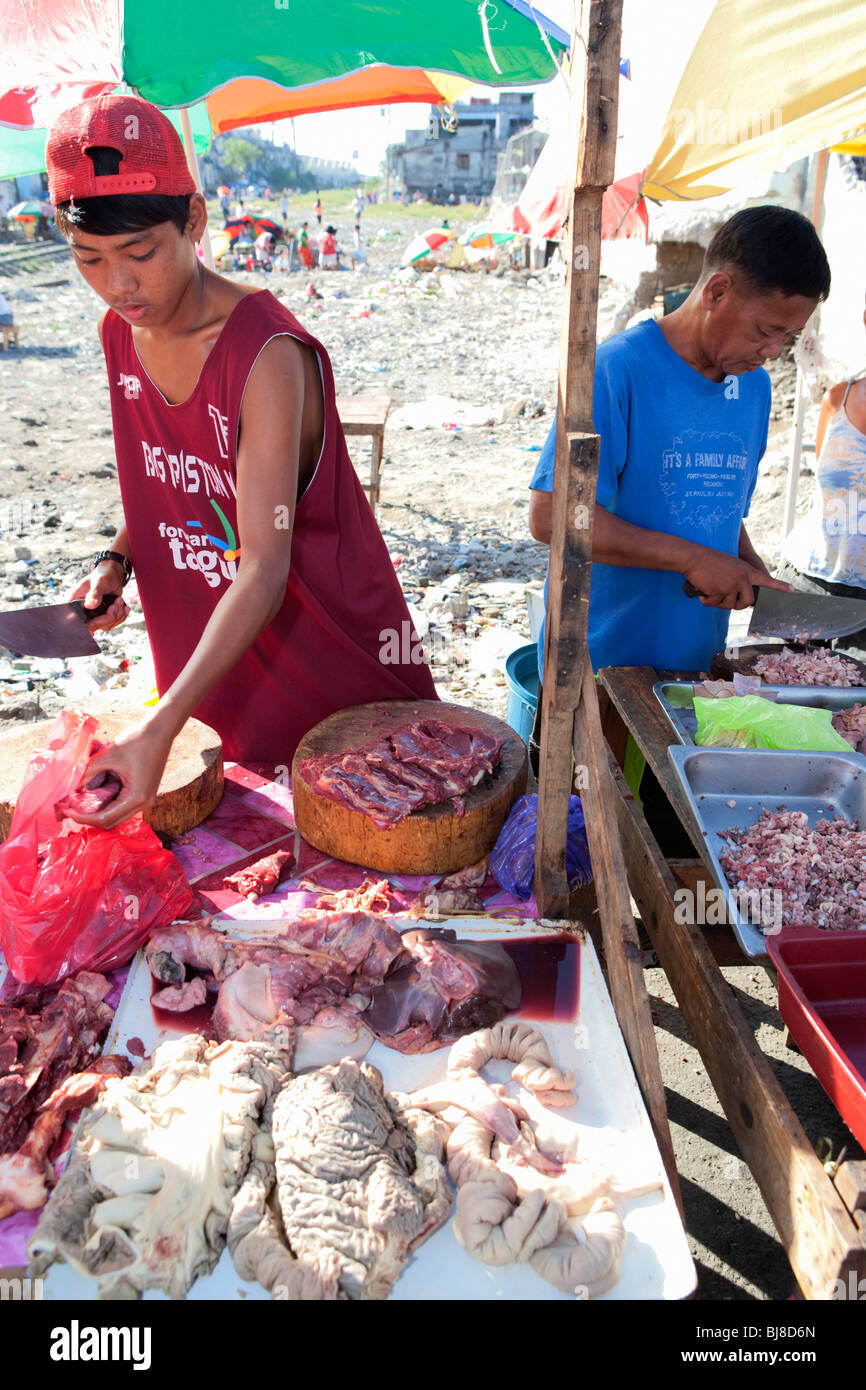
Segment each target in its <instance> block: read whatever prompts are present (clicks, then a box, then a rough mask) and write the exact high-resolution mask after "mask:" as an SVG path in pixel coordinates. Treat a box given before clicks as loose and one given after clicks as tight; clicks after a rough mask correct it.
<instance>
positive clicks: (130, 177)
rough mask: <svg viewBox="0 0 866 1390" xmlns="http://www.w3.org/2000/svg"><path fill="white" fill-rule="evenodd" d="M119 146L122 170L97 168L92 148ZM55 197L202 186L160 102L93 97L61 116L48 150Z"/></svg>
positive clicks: (60, 200)
mask: <svg viewBox="0 0 866 1390" xmlns="http://www.w3.org/2000/svg"><path fill="white" fill-rule="evenodd" d="M95 146H107V147H108V148H109V149H112V150H117V152H118V153H119V155H120V164H119V166H118V171H117V173H116V174H100V175H97V174H95V173H94V169H93V161H92V160H91V159H90V158H89V157H88V155H87V150H89V149H93V148H94V147H95ZM45 159H46V164H47V168H48V189H49V195H50V198H51V201H52V203H53V204H54V205H55V207H56V205H57V204H58V203H65V202H68V201H69V200H70V199H71V198H76V199H78V200H79V201H80V200H81V199H83V198H107V197H111V196H112V195H117V194H120V193H152V194H159V193H162V194H166V195H168V196H176V195H178V194H183V193H195V191H196V187H195V183H194V181H193V178H192V175H191V174H190V171H189V166H188V165H187V162H186V156H185V155H184V152H183V145H182V144H181V140H180V136H179V135H178V133H177V131H176V130H175V128H174V126H173V125H172V123H171V121H170V120H169V119H168V117H167V116H166V115H164V113H163V112H162V111H160V109H159V107H157V106H152V105H151V103H150V102H149V101H145V100H144V99H143V98H142V97H136V96H127V95H121V96H102V97H91V98H90V100H89V101H82V102H80V103H79V105H78V106H72V107H70V109H69V110H68V111H64V112H63V114H62V115H61V116H58V118H57V120H56V121H55V123H54V125H53V126H52V127H51V130H50V131H49V132H48V143H47V146H46V150H45Z"/></svg>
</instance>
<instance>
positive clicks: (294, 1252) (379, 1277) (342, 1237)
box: [229, 1060, 451, 1300]
mask: <svg viewBox="0 0 866 1390" xmlns="http://www.w3.org/2000/svg"><path fill="white" fill-rule="evenodd" d="M446 1134H447V1129H446V1128H445V1127H444V1126H443V1125H442V1124H441V1123H440V1122H438V1121H435V1120H432V1118H431V1117H429V1116H426V1115H424V1114H423V1113H422V1112H419V1111H414V1112H411V1111H410V1112H402V1113H401V1111H400V1110H399V1109H398V1108H395V1107H392V1106H390V1105H389V1103H388V1102H387V1101H386V1099H385V1095H384V1088H383V1085H382V1077H381V1075H380V1073H379V1072H378V1071H377V1070H376V1068H375V1067H371V1066H369V1065H368V1064H367V1063H366V1062H362V1063H361V1064H360V1065H359V1064H358V1063H357V1062H354V1061H351V1060H346V1061H341V1062H340V1063H339V1065H337V1066H328V1067H322V1068H320V1069H319V1070H318V1071H314V1072H311V1073H309V1074H308V1075H307V1076H296V1077H293V1078H292V1079H291V1080H290V1081H288V1082H286V1084H285V1085H284V1086H283V1088H282V1089H281V1091H280V1093H279V1095H278V1096H277V1098H276V1101H275V1102H274V1106H273V1146H274V1153H275V1161H273V1162H271V1161H269V1160H267V1159H266V1160H264V1161H260V1162H258V1163H254V1164H253V1166H252V1167H251V1169H250V1173H249V1176H248V1179H247V1182H246V1183H245V1184H244V1187H243V1188H242V1189H241V1191H240V1192H239V1193H238V1196H237V1198H236V1199H235V1203H234V1206H233V1208H232V1217H231V1223H230V1226H229V1248H230V1249H231V1251H232V1256H233V1258H234V1261H235V1267H236V1268H237V1270H238V1273H239V1274H240V1275H241V1277H242V1278H246V1279H252V1278H257V1279H258V1280H259V1281H260V1282H261V1283H262V1284H264V1286H265V1287H266V1288H268V1289H270V1290H271V1292H272V1293H273V1296H274V1297H276V1298H283V1299H285V1298H289V1299H305V1300H307V1299H329V1300H334V1299H341V1300H345V1299H383V1298H387V1297H388V1294H389V1293H390V1291H391V1288H392V1286H393V1284H394V1282H395V1281H396V1279H397V1278H398V1277H399V1275H400V1273H401V1271H402V1269H403V1267H404V1266H405V1264H406V1262H407V1260H408V1259H409V1256H410V1254H411V1253H412V1250H413V1249H414V1248H415V1247H416V1246H417V1245H419V1244H420V1243H421V1241H423V1240H425V1239H426V1238H427V1236H429V1235H432V1233H433V1231H435V1230H436V1229H437V1227H438V1226H441V1224H442V1222H443V1221H445V1220H446V1218H447V1217H448V1215H449V1213H450V1211H451V1193H450V1191H449V1189H448V1183H447V1180H446V1177H445V1167H444V1157H445V1153H444V1146H445V1137H446ZM275 1179H276V1191H277V1198H278V1201H279V1210H280V1215H281V1216H282V1228H283V1232H284V1233H285V1240H286V1241H287V1243H288V1244H287V1245H286V1244H285V1243H283V1241H282V1239H281V1235H280V1232H279V1231H278V1228H277V1223H276V1221H275V1220H274V1217H273V1215H272V1213H271V1211H270V1208H269V1204H268V1196H269V1193H270V1191H271V1189H272V1188H273V1186H274V1180H275Z"/></svg>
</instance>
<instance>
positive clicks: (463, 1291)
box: [44, 917, 697, 1301]
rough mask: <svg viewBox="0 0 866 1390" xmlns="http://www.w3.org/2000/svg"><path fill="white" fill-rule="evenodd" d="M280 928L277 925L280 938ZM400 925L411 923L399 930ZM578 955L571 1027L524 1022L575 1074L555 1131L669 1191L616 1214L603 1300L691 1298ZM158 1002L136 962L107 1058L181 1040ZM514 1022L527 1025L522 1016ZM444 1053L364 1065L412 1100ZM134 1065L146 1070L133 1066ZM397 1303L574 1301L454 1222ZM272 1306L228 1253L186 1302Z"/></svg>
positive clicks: (652, 1166)
mask: <svg viewBox="0 0 866 1390" xmlns="http://www.w3.org/2000/svg"><path fill="white" fill-rule="evenodd" d="M213 925H214V927H216V928H219V927H220V925H224V926H225V927H226V929H227V930H228V931H229V932H230V933H231V935H232V936H233V937H236V938H237V939H245V940H246V939H252V938H253V937H255V938H257V939H266V938H267V935H268V934H269V926H268V927H264V928H263V925H262V923H261V922H258V923H256V924H255V926H254V930H253V931H250V929H249V925H247V924H245V923H244V922H242V921H237V920H229V919H224V920H223V922H222V923H221V922H220V920H219V919H217V920H215V922H214V923H213ZM279 925H280V924H279V923H274V932H276V930H277V929H278V928H279ZM397 925H398V926H403V925H405V924H404V923H403V922H399V923H397ZM425 925H428V924H427V923H423V922H419V923H418V926H419V927H423V926H425ZM429 925H436V926H440V927H443V926H444V927H452V928H453V929H454V930H455V931H456V932H457V934H458V936H461V937H464V938H467V939H470V940H476V941H481V940H485V939H488V940H489V939H502V938H505V937H529V936H540V935H549V934H550V927H549V926H547V927H543V926H540V925H539V924H538V923H537V922H534V921H527V922H522V923H520V924H519V925H511V924H506V923H504V922H494V921H492V920H490V919H489V918H469V917H461V918H454V919H451V920H450V921H448V922H438V923H435V924H429ZM578 948H579V953H580V955H579V960H580V995H579V1005H578V1009H577V1012H576V1015H575V1017H574V1018H572V1019H568V1020H565V1019H562V1020H560V1019H557V1020H555V1021H550V1020H549V1019H548V1020H543V1021H537V1020H535V1019H532V1018H531V1017H530V1016H529V1015H526V1017H527V1019H528V1021H530V1022H534V1023H536V1026H537V1027H538V1028H539V1029H540V1031H541V1032H542V1034H543V1035H544V1037H545V1039H546V1040H547V1043H548V1045H549V1047H550V1050H551V1053H552V1055H553V1059H554V1062H555V1063H556V1064H557V1065H558V1066H560V1067H562V1068H564V1069H566V1068H570V1069H571V1070H572V1071H573V1072H574V1075H575V1079H576V1089H577V1097H578V1100H577V1104H576V1106H574V1107H573V1108H572V1109H571V1110H564V1111H557V1112H556V1114H557V1117H558V1121H559V1119H561V1120H562V1121H563V1122H565V1123H570V1124H574V1125H575V1126H576V1127H577V1130H578V1134H579V1140H580V1150H579V1152H581V1153H582V1154H584V1155H585V1156H586V1157H588V1158H595V1157H597V1158H600V1159H602V1160H603V1161H604V1162H605V1163H606V1165H607V1166H608V1167H610V1168H612V1169H613V1170H614V1171H618V1170H619V1169H620V1168H623V1169H624V1170H625V1171H626V1172H627V1174H628V1177H629V1180H630V1181H634V1182H636V1183H644V1182H648V1181H650V1180H651V1179H652V1178H653V1177H658V1178H659V1180H660V1181H661V1183H662V1186H661V1187H660V1188H659V1189H658V1190H656V1191H654V1192H652V1193H649V1194H647V1195H646V1196H644V1197H640V1198H635V1199H632V1200H629V1201H624V1202H620V1203H618V1205H619V1209H620V1212H621V1214H622V1217H623V1220H624V1222H625V1226H626V1231H627V1242H626V1247H625V1252H624V1255H623V1262H622V1274H621V1276H620V1278H619V1281H618V1282H617V1284H615V1285H614V1287H613V1288H612V1289H610V1290H609V1292H608V1293H606V1294H603V1295H602V1299H603V1300H604V1301H608V1300H611V1301H616V1300H623V1299H630V1300H631V1299H640V1300H644V1299H681V1298H686V1297H688V1295H689V1294H690V1293H692V1292H693V1290H694V1288H695V1286H696V1282H697V1279H696V1274H695V1267H694V1264H693V1262H692V1258H691V1255H690V1254H689V1249H688V1244H687V1241H686V1234H685V1231H684V1229H683V1226H682V1222H681V1220H680V1216H679V1212H678V1211H677V1206H676V1203H675V1201H674V1198H673V1193H672V1192H671V1189H670V1185H669V1183H668V1181H667V1178H666V1176H665V1172H664V1166H663V1164H662V1161H661V1156H660V1154H659V1151H658V1146H657V1144H656V1142H655V1137H654V1135H653V1132H652V1128H651V1126H650V1122H649V1118H648V1116H647V1113H646V1109H645V1107H644V1103H643V1100H642V1098H641V1095H640V1091H639V1090H638V1086H637V1082H636V1080H635V1076H634V1072H633V1071H632V1067H631V1062H630V1060H629V1056H628V1053H627V1051H626V1047H625V1043H624V1042H623V1038H622V1034H621V1033H620V1030H619V1025H618V1023H617V1021H616V1015H615V1014H614V1011H613V1006H612V1004H611V1001H610V997H609V995H608V992H607V988H606V986H605V983H604V979H603V977H602V973H601V969H600V967H599V964H598V959H597V957H596V954H595V950H594V948H593V945H592V942H591V941H590V940H589V938H587V939H586V940H583V941H580V942H579V943H578ZM150 994H151V976H150V971H149V970H148V968H147V966H146V964H145V962H144V957H143V955H142V953H139V955H138V956H136V958H135V960H134V962H133V965H132V968H131V970H130V974H129V980H128V981H127V985H126V989H125V991H124V994H123V998H122V999H121V1001H120V1004H119V1005H118V1008H117V1012H116V1014H115V1017H114V1022H113V1023H112V1025H111V1029H110V1031H109V1034H108V1037H107V1039H106V1042H105V1051H106V1052H124V1051H125V1050H126V1043H127V1041H128V1040H129V1039H130V1038H133V1037H138V1038H140V1039H141V1040H142V1042H143V1043H144V1045H145V1047H146V1049H147V1050H148V1052H151V1051H152V1050H153V1048H154V1047H156V1046H157V1045H158V1043H160V1042H163V1041H164V1040H165V1039H166V1038H167V1037H169V1036H176V1035H173V1034H169V1033H168V1032H167V1031H166V1030H164V1029H162V1028H158V1027H157V1025H156V1023H155V1021H154V1018H153V1014H152V1011H151V1007H150ZM517 1016H518V1017H520V1018H523V1017H524V1015H523V1014H522V1013H520V1014H519V1015H517ZM178 1017H179V1019H180V1018H181V1017H182V1016H181V1015H179V1016H178ZM179 1031H181V1030H179ZM448 1052H449V1049H448V1048H447V1047H446V1048H441V1049H440V1050H439V1051H438V1052H428V1053H423V1054H421V1055H419V1056H403V1055H402V1054H401V1053H399V1052H395V1051H394V1050H393V1049H392V1048H388V1047H385V1046H384V1045H383V1044H382V1043H375V1044H374V1045H373V1047H372V1048H371V1049H370V1051H369V1052H368V1053H367V1057H366V1060H367V1061H368V1062H371V1063H372V1064H373V1066H375V1067H378V1069H379V1071H380V1072H381V1073H382V1077H383V1080H384V1083H385V1089H386V1091H394V1090H396V1091H411V1090H415V1089H417V1088H418V1087H419V1086H427V1085H430V1084H432V1083H433V1082H435V1081H439V1080H442V1079H444V1077H445V1073H446V1067H447V1061H448ZM131 1060H132V1061H133V1062H136V1061H138V1060H139V1059H138V1058H136V1057H132V1059H131ZM485 1075H488V1076H489V1077H490V1079H492V1080H499V1081H507V1080H508V1078H509V1069H508V1064H507V1063H496V1064H493V1065H491V1066H489V1067H488V1068H486V1069H485ZM509 1089H511V1090H513V1091H514V1092H515V1094H517V1093H518V1091H519V1088H518V1087H516V1086H515V1085H514V1084H513V1083H511V1085H510V1086H509ZM520 1095H521V1098H522V1100H523V1101H524V1103H526V1105H527V1109H529V1110H530V1112H532V1113H533V1114H538V1115H543V1114H544V1113H545V1112H544V1111H543V1109H542V1108H541V1107H540V1106H539V1105H538V1104H537V1102H534V1100H533V1098H531V1097H527V1093H526V1092H525V1091H520ZM547 1113H548V1114H549V1113H550V1112H547ZM573 1224H574V1225H575V1226H578V1225H579V1224H580V1223H579V1221H575V1222H574V1223H573ZM95 1296H96V1283H95V1281H91V1280H89V1279H85V1278H83V1277H82V1276H80V1275H78V1274H76V1273H75V1272H74V1271H73V1270H72V1269H71V1268H70V1266H68V1265H61V1264H54V1265H52V1266H51V1268H50V1269H49V1270H48V1272H47V1274H46V1275H45V1281H44V1297H45V1298H46V1299H82V1298H83V1299H87V1298H95ZM390 1296H391V1299H398V1300H399V1299H404V1300H409V1301H423V1300H437V1299H441V1300H449V1301H450V1300H473V1299H489V1298H498V1299H514V1300H520V1301H525V1300H533V1299H560V1300H566V1301H573V1296H572V1295H571V1294H567V1293H561V1292H559V1290H557V1289H554V1288H553V1287H552V1285H550V1284H548V1283H546V1282H545V1281H544V1280H543V1279H541V1278H539V1276H538V1275H537V1274H536V1273H535V1271H534V1270H533V1269H532V1268H531V1267H530V1266H529V1265H517V1264H513V1265H506V1266H504V1267H503V1268H494V1267H491V1266H489V1265H484V1264H481V1263H480V1261H478V1260H476V1259H474V1258H473V1257H472V1256H471V1255H468V1254H467V1253H466V1251H465V1250H463V1249H462V1248H461V1247H460V1246H459V1245H458V1243H457V1240H456V1239H455V1236H454V1232H453V1224H452V1219H449V1220H448V1221H447V1222H446V1223H445V1224H444V1225H443V1226H441V1227H440V1228H439V1230H438V1231H437V1232H436V1233H435V1234H434V1235H433V1236H431V1237H430V1239H429V1240H427V1241H425V1242H424V1244H423V1245H421V1246H419V1247H418V1249H417V1251H416V1252H415V1253H414V1255H413V1256H412V1258H411V1259H410V1261H409V1263H408V1265H407V1266H406V1268H405V1269H404V1271H403V1273H402V1275H401V1276H400V1278H399V1279H398V1281H397V1283H396V1284H395V1285H394V1288H393V1291H392V1293H391V1295H390ZM163 1297H164V1295H163V1294H161V1293H159V1292H157V1291H155V1290H149V1291H148V1292H147V1293H145V1294H144V1298H146V1299H151V1298H156V1299H161V1298H163ZM267 1297H268V1295H267V1294H266V1293H265V1291H264V1289H262V1287H261V1286H260V1285H259V1284H256V1283H252V1284H251V1283H247V1282H245V1281H243V1280H241V1279H239V1278H238V1277H237V1275H236V1273H235V1270H234V1265H233V1264H232V1260H231V1256H230V1255H229V1253H228V1250H225V1251H224V1252H223V1254H222V1256H221V1257H220V1260H219V1262H218V1263H217V1265H216V1267H215V1269H214V1270H213V1271H212V1272H211V1274H209V1275H208V1276H207V1278H203V1279H198V1280H197V1281H196V1282H195V1283H194V1284H193V1286H192V1288H191V1289H190V1291H189V1293H188V1294H187V1298H190V1299H244V1298H255V1299H262V1298H267Z"/></svg>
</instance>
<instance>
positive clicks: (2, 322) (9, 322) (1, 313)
mask: <svg viewBox="0 0 866 1390" xmlns="http://www.w3.org/2000/svg"><path fill="white" fill-rule="evenodd" d="M14 325H15V317H14V315H13V313H12V305H11V304H10V303H9V300H8V299H7V298H6V296H5V294H4V293H3V291H2V290H0V328H12V327H14Z"/></svg>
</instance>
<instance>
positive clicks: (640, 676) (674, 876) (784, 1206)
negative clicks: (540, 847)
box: [601, 666, 866, 1299]
mask: <svg viewBox="0 0 866 1390" xmlns="http://www.w3.org/2000/svg"><path fill="white" fill-rule="evenodd" d="M660 674H662V673H659V672H656V671H654V670H653V669H652V668H651V667H648V666H636V667H616V668H607V669H605V670H603V671H602V672H601V683H602V685H603V687H604V689H605V690H606V692H607V694H608V696H609V698H610V702H611V708H610V709H609V710H608V712H607V716H606V719H605V733H606V735H607V736H608V742H609V745H610V747H611V748H613V747H615V746H618V748H619V749H620V750H621V749H622V745H623V741H624V740H623V737H622V735H623V732H624V730H623V726H624V729H625V730H627V731H628V732H629V733H630V734H631V735H632V737H633V738H634V739H635V741H636V742H637V744H638V746H639V748H640V749H641V752H642V753H643V754H644V757H645V758H646V760H647V763H648V764H649V766H650V767H651V768H652V770H653V772H654V773H655V775H656V777H657V778H658V781H659V783H660V784H661V787H662V789H663V790H664V792H665V794H666V795H667V797H668V800H669V801H670V803H671V805H672V807H673V808H674V810H675V811H676V814H677V816H678V817H679V819H680V821H681V822H682V824H683V826H684V827H685V829H686V830H687V831H688V832H689V834H690V836H691V837H692V839H693V841H694V843H695V845H696V846H697V847H698V849H699V853H700V850H701V848H702V845H703V837H702V836H701V834H700V832H699V831H698V828H697V825H696V822H695V820H694V817H693V815H692V812H691V808H690V807H689V804H688V801H687V800H686V797H685V793H684V792H683V789H682V786H681V784H680V782H679V779H678V778H677V777H676V776H675V774H674V771H673V767H672V765H671V763H670V760H669V758H668V756H667V750H668V747H669V746H670V744H672V743H676V742H677V740H676V737H675V735H674V733H673V730H672V729H671V727H670V725H669V724H668V721H667V719H666V718H665V716H664V713H663V711H662V709H661V706H660V705H659V703H658V701H657V700H656V698H655V696H654V695H653V691H652V687H653V684H654V683H655V681H656V680H658V679H659V678H660ZM617 726H618V727H617ZM609 764H610V774H611V777H612V779H613V784H614V791H615V807H616V817H617V824H618V826H619V832H620V838H621V841H622V848H623V854H624V857H625V864H626V872H627V875H628V880H629V887H630V888H631V892H632V894H633V896H634V898H635V901H636V902H637V904H638V907H639V909H640V913H641V917H642V919H643V922H644V926H645V927H646V930H647V932H648V933H649V936H650V939H651V941H652V944H653V947H654V949H655V951H656V954H657V955H658V958H659V962H660V964H661V966H662V968H663V969H664V971H665V973H666V975H667V977H668V979H669V981H670V984H671V988H672V989H673V991H674V994H675V995H676V997H677V1001H678V1003H679V1006H680V1009H681V1012H682V1015H683V1018H684V1019H685V1021H686V1024H687V1026H688V1028H689V1031H690V1032H691V1034H692V1037H693V1038H694V1041H695V1045H696V1047H697V1049H698V1051H699V1052H700V1055H701V1058H702V1059H703V1063H704V1066H705V1067H706V1071H707V1075H708V1076H709V1078H710V1081H711V1082H712V1084H713V1086H714V1088H715V1091H716V1094H717V1095H718V1097H719V1101H720V1102H721V1105H722V1108H723V1110H724V1112H725V1115H726V1117H727V1120H728V1123H729V1125H730V1127H731V1130H732V1132H733V1134H734V1137H735V1138H736V1140H737V1142H738V1144H739V1145H740V1149H741V1151H742V1154H743V1157H744V1158H745V1160H746V1162H747V1163H748V1165H749V1168H750V1169H751V1171H752V1173H753V1175H754V1177H755V1180H756V1182H757V1183H758V1186H759V1187H760V1189H761V1194H762V1196H763V1198H764V1201H765V1202H766V1204H767V1208H768V1210H769V1212H770V1215H771V1216H772V1218H773V1221H774V1222H775V1225H776V1230H777V1231H778V1233H779V1238H780V1240H781V1242H782V1244H783V1246H784V1247H785V1250H786V1251H787V1254H788V1258H789V1259H790V1261H791V1266H792V1268H793V1271H794V1274H795V1275H796V1278H797V1281H798V1283H799V1285H800V1288H801V1289H802V1291H803V1293H804V1295H805V1296H806V1297H807V1298H815V1299H828V1298H831V1297H832V1296H833V1291H834V1287H835V1285H836V1281H837V1280H840V1279H841V1280H842V1281H843V1283H844V1286H845V1288H849V1287H851V1285H852V1284H853V1286H854V1287H856V1282H855V1281H856V1280H857V1279H859V1278H861V1277H863V1275H864V1274H866V1232H863V1231H861V1224H860V1223H861V1221H862V1219H863V1208H866V1171H864V1170H866V1164H864V1163H843V1164H842V1165H841V1166H840V1167H839V1169H838V1172H837V1173H836V1175H835V1180H833V1179H831V1177H830V1176H829V1175H828V1174H827V1172H825V1170H824V1167H823V1165H822V1163H821V1162H820V1160H819V1159H818V1157H817V1155H816V1154H815V1151H814V1149H813V1147H812V1145H811V1143H810V1142H809V1140H808V1138H807V1136H806V1134H805V1131H804V1130H803V1127H802V1126H801V1124H800V1121H799V1120H798V1118H797V1116H796V1114H795V1112H794V1110H793V1109H792V1107H791V1105H790V1103H789V1102H788V1100H787V1097H786V1096H785V1094H784V1092H783V1091H782V1088H781V1087H780V1085H779V1083H778V1081H777V1080H776V1078H775V1076H774V1074H773V1072H772V1070H771V1068H770V1065H769V1063H768V1061H767V1059H766V1058H765V1057H764V1055H763V1053H762V1052H761V1050H760V1048H759V1047H758V1045H757V1043H756V1042H755V1038H754V1036H753V1034H752V1031H751V1029H750V1027H749V1025H748V1023H747V1022H746V1019H745V1017H744V1015H743V1013H742V1011H741V1009H740V1007H739V1005H738V1004H737V1002H736V1000H735V998H734V995H733V993H732V992H731V990H730V988H729V986H728V985H727V983H726V981H725V979H724V977H723V976H722V973H721V971H720V969H719V965H720V963H722V964H734V963H737V964H744V963H745V961H746V958H745V957H744V956H742V955H741V954H740V952H739V948H738V947H737V945H736V941H735V939H734V937H733V933H732V931H731V930H730V928H729V927H717V928H706V927H701V926H688V925H685V924H683V923H680V922H677V921H676V920H675V917H674V912H675V903H674V893H675V892H676V890H677V888H678V887H679V886H686V887H689V888H695V886H696V885H697V883H698V881H699V880H700V879H702V878H703V879H704V880H705V881H706V883H707V887H708V888H715V887H716V886H717V885H716V882H715V879H714V878H713V876H712V874H711V872H710V870H709V867H708V864H709V861H708V860H707V859H705V857H704V856H703V855H701V857H698V858H696V859H693V860H676V861H674V860H671V861H668V860H666V859H664V858H663V856H662V854H661V851H660V850H659V847H658V845H657V843H656V841H655V839H654V838H653V836H652V834H651V833H650V830H649V827H648V825H647V823H646V820H645V819H644V816H643V815H642V813H641V811H640V808H639V806H638V804H637V802H636V801H635V799H634V797H633V795H632V793H631V792H630V790H629V788H628V786H627V784H626V781H625V778H624V777H623V775H622V772H621V770H620V766H619V763H618V761H617V758H616V757H614V754H613V752H610V753H609ZM852 1275H853V1279H851V1282H850V1283H849V1276H852Z"/></svg>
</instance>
